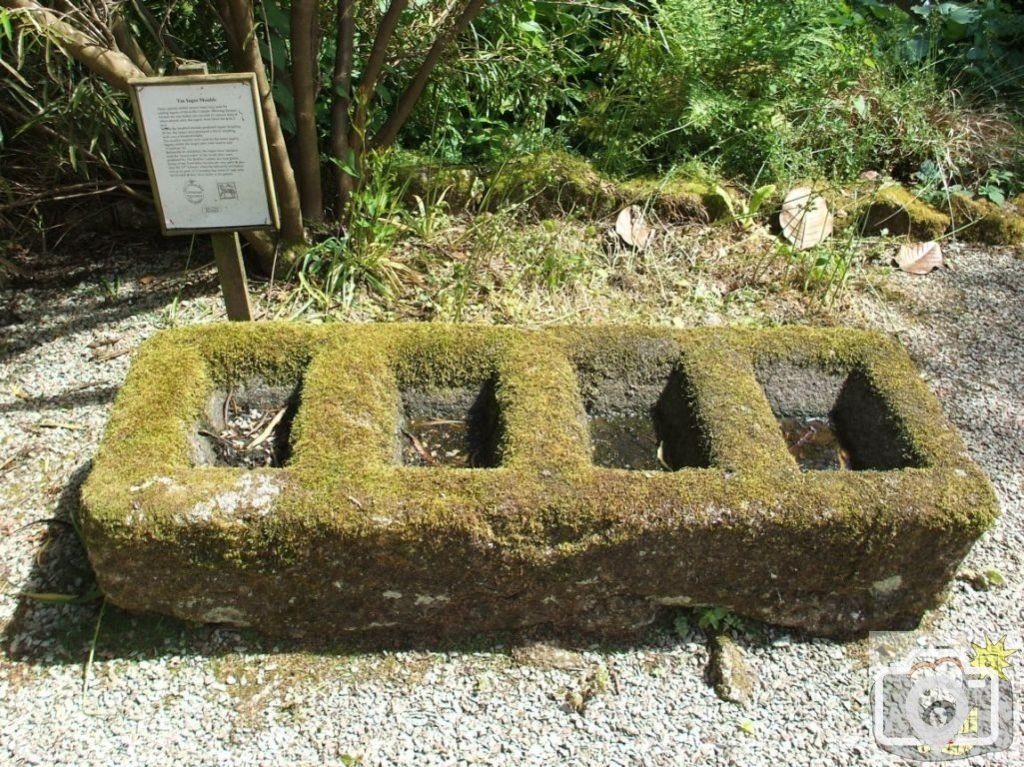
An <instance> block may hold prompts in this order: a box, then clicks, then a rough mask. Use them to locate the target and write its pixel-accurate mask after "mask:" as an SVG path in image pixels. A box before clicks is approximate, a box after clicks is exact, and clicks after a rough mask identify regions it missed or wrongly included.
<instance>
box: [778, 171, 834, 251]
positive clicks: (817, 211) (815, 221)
mask: <svg viewBox="0 0 1024 767" xmlns="http://www.w3.org/2000/svg"><path fill="white" fill-rule="evenodd" d="M779 224H780V225H781V226H782V236H783V237H785V238H786V239H787V240H789V241H790V242H791V243H793V247H794V248H796V249H797V250H807V248H813V247H814V246H815V245H820V244H821V243H822V242H824V241H825V240H827V239H828V238H829V237H831V236H832V212H831V211H830V210H829V209H828V203H826V202H825V198H824V197H822V196H821V195H820V194H816V193H815V191H814V190H813V189H811V188H810V187H807V186H798V187H795V188H793V189H790V190H789V194H787V195H786V199H785V200H784V201H783V203H782V211H781V212H780V213H779Z"/></svg>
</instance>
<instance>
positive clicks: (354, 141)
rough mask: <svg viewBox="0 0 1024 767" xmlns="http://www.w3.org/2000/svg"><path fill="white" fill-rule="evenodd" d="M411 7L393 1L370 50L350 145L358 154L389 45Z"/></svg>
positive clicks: (399, 0) (364, 69)
mask: <svg viewBox="0 0 1024 767" xmlns="http://www.w3.org/2000/svg"><path fill="white" fill-rule="evenodd" d="M408 6H409V0H391V4H390V5H389V6H388V9H387V11H386V12H385V13H384V17H383V18H382V19H381V20H380V25H379V26H378V27H377V34H376V36H375V37H374V38H373V47H372V48H371V49H370V56H369V58H367V60H366V66H365V67H364V68H363V73H362V77H361V78H360V81H359V90H358V93H357V94H356V115H355V120H354V122H353V125H352V135H351V136H350V137H349V144H351V145H352V148H353V149H355V151H356V154H359V153H360V152H361V151H362V147H363V143H364V141H365V137H366V116H367V111H368V109H369V105H370V100H371V99H372V98H373V94H374V92H375V91H376V90H377V81H378V80H379V79H380V73H381V72H382V71H383V69H384V62H385V60H386V57H387V52H388V44H389V43H390V42H391V38H392V37H393V36H394V34H395V29H397V28H398V21H399V19H400V18H401V16H402V12H403V11H404V10H405V9H406V8H407V7H408Z"/></svg>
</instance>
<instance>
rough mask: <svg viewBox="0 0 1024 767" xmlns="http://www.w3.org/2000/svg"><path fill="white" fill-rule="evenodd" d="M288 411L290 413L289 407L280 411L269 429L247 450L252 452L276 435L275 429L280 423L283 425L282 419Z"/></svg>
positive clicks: (261, 433) (271, 421)
mask: <svg viewBox="0 0 1024 767" xmlns="http://www.w3.org/2000/svg"><path fill="white" fill-rule="evenodd" d="M287 411H288V408H287V407H283V408H281V409H280V410H278V411H277V414H276V415H275V416H274V417H273V418H271V419H270V423H268V424H267V427H266V428H265V429H264V430H263V431H261V432H260V435H259V436H258V437H256V439H254V440H253V441H252V442H250V443H249V444H248V445H246V446H245V449H246V450H252V449H253V448H254V447H257V446H258V445H262V444H263V443H264V442H266V441H267V439H269V438H270V435H271V434H273V433H274V429H275V428H277V425H278V424H279V423H281V419H282V418H284V414H285V413H286V412H287Z"/></svg>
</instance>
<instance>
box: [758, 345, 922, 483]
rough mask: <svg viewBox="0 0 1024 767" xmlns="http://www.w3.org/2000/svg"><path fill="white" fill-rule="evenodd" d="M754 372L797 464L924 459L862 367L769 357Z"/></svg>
mask: <svg viewBox="0 0 1024 767" xmlns="http://www.w3.org/2000/svg"><path fill="white" fill-rule="evenodd" d="M756 373H757V377H758V380H759V381H760V383H761V386H762V388H763V389H764V393H765V396H766V397H767V399H768V402H769V404H770V405H771V408H772V412H773V413H774V414H775V417H776V418H777V419H778V421H779V427H780V429H781V430H782V435H783V437H784V438H785V440H786V445H787V446H788V447H789V451H790V453H791V454H792V455H793V460H795V461H796V463H797V465H798V466H799V467H800V468H801V469H802V470H804V471H830V470H841V469H851V470H853V471H863V470H882V471H887V470H893V469H903V468H918V467H921V466H923V465H924V462H923V461H922V460H921V458H920V456H918V455H917V454H916V453H914V451H913V450H912V449H911V447H910V446H909V445H908V444H907V442H906V440H905V439H904V437H903V435H902V432H901V429H900V424H899V421H898V419H897V418H896V416H895V414H894V413H892V412H891V410H890V408H889V407H888V406H887V405H886V403H885V402H884V401H883V400H882V398H881V397H880V396H879V395H878V393H877V392H875V391H874V390H873V389H872V387H871V384H870V382H869V381H868V378H867V377H866V376H865V375H864V373H863V372H862V371H860V370H849V371H842V372H835V371H828V370H824V369H822V368H819V367H817V366H814V365H810V366H808V365H801V364H797V363H794V362H786V361H782V362H779V361H775V362H771V363H763V364H759V365H757V366H756Z"/></svg>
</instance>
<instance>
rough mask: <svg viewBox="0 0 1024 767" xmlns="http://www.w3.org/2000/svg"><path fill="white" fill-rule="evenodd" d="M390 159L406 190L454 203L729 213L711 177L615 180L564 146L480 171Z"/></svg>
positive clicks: (674, 216)
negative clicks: (640, 208) (633, 207)
mask: <svg viewBox="0 0 1024 767" xmlns="http://www.w3.org/2000/svg"><path fill="white" fill-rule="evenodd" d="M398 165H399V177H400V178H401V179H402V180H403V183H405V185H406V189H407V195H408V196H410V197H412V196H414V195H415V196H419V197H421V198H423V199H428V200H431V199H439V198H440V196H441V195H442V194H443V195H444V199H445V200H446V201H447V202H448V203H449V204H451V205H453V206H455V207H467V206H471V205H479V206H482V207H485V208H490V209H494V208H500V207H503V206H507V205H509V204H523V205H528V206H529V207H530V208H531V209H533V210H534V211H535V212H536V213H537V214H538V215H540V216H551V215H562V214H566V213H575V214H580V215H582V216H584V217H586V218H593V219H597V218H604V217H606V216H609V215H612V214H614V213H616V212H618V211H619V210H621V209H622V208H623V207H625V206H627V205H633V204H636V205H640V206H642V207H645V208H650V209H651V210H653V211H655V212H656V213H657V214H658V215H659V216H660V217H662V218H663V219H665V220H667V221H699V222H705V223H706V222H709V221H718V220H725V219H727V218H729V217H730V216H731V215H732V214H731V211H730V204H729V201H727V200H725V199H723V197H722V195H721V191H719V190H717V189H716V187H715V186H714V185H713V184H708V183H706V182H704V181H700V180H696V179H684V178H636V179H630V180H628V181H618V180H616V179H612V178H610V177H608V176H605V175H604V174H602V173H600V172H598V171H597V170H596V169H595V168H594V167H593V166H592V165H590V163H588V162H587V161H586V160H584V159H583V158H581V157H577V156H575V155H572V154H569V153H567V152H541V153H538V154H536V155H529V156H523V157H518V158H515V159H513V160H510V161H509V162H507V163H505V164H503V165H501V166H500V167H498V168H495V169H492V170H489V171H486V172H485V171H482V170H478V169H474V168H469V167H464V168H457V167H450V166H444V165H440V164H438V163H435V162H433V161H431V160H429V159H422V158H418V157H416V156H404V157H402V158H400V162H399V163H398Z"/></svg>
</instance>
